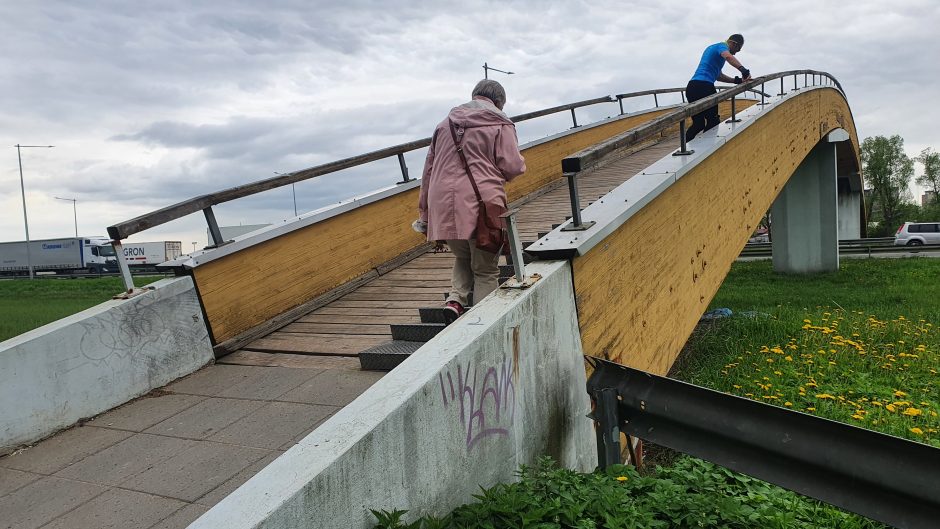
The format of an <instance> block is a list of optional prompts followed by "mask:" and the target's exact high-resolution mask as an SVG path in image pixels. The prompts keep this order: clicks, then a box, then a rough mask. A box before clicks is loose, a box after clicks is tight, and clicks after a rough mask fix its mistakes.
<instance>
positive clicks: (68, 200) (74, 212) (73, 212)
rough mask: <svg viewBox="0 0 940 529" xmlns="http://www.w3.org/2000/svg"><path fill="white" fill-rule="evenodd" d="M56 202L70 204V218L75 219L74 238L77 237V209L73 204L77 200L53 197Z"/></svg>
mask: <svg viewBox="0 0 940 529" xmlns="http://www.w3.org/2000/svg"><path fill="white" fill-rule="evenodd" d="M53 198H55V199H56V200H65V201H66V202H71V203H72V216H73V217H75V236H76V237H78V209H77V208H76V206H75V203H76V202H78V199H75V198H62V197H53Z"/></svg>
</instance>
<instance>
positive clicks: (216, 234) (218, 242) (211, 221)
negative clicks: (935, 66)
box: [202, 206, 225, 246]
mask: <svg viewBox="0 0 940 529" xmlns="http://www.w3.org/2000/svg"><path fill="white" fill-rule="evenodd" d="M202 212H203V213H204V214H205V216H206V223H207V224H208V225H209V235H210V236H211V237H212V245H213V246H222V244H223V243H224V242H225V241H223V240H222V232H221V231H220V230H219V223H218V222H216V221H215V213H213V212H212V206H209V207H207V208H206V209H204V210H202Z"/></svg>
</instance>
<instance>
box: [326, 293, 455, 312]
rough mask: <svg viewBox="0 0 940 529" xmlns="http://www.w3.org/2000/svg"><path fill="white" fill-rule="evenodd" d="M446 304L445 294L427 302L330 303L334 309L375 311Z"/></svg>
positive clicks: (357, 301)
mask: <svg viewBox="0 0 940 529" xmlns="http://www.w3.org/2000/svg"><path fill="white" fill-rule="evenodd" d="M443 303H444V297H443V293H442V295H441V297H439V298H437V299H435V300H432V301H426V300H421V299H402V300H362V299H348V298H347V297H344V298H343V299H340V300H337V301H334V302H333V303H330V305H329V306H330V307H333V308H366V309H369V308H375V309H388V308H393V309H413V310H418V309H419V308H421V307H434V306H438V305H442V304H443Z"/></svg>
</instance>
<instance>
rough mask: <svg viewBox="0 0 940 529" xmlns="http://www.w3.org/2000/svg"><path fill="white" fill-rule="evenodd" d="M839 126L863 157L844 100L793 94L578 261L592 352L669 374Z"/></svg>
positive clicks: (581, 307) (584, 333) (826, 94)
mask: <svg viewBox="0 0 940 529" xmlns="http://www.w3.org/2000/svg"><path fill="white" fill-rule="evenodd" d="M834 128H843V129H845V130H847V131H849V132H850V133H851V135H852V141H853V145H854V147H855V152H856V153H857V152H858V140H857V137H856V134H855V126H854V123H853V121H852V115H851V112H850V111H849V108H848V106H847V104H846V103H845V100H844V98H843V97H842V95H841V94H839V93H838V92H837V91H835V90H813V91H809V92H801V93H799V94H797V95H794V96H791V97H789V98H788V99H787V100H786V101H784V102H782V103H780V105H779V106H778V107H776V108H774V109H773V110H772V111H770V112H768V114H767V115H765V116H762V117H761V119H759V120H756V121H755V122H754V123H752V124H751V125H750V126H749V127H748V129H747V131H746V133H743V134H740V135H738V136H735V137H734V138H731V139H730V140H729V141H728V142H727V143H726V144H725V145H723V146H722V147H720V148H719V149H718V151H716V152H715V153H713V154H712V155H710V156H708V157H707V158H705V159H704V160H702V161H701V162H700V163H699V164H698V165H697V166H696V167H694V168H693V169H692V170H690V171H689V172H688V173H686V174H685V175H684V176H683V177H682V178H681V179H679V181H678V182H676V184H674V185H673V186H671V187H670V188H669V189H667V190H666V191H665V192H664V193H663V194H662V195H660V196H659V197H657V198H656V199H654V200H653V202H651V203H650V204H649V205H647V206H646V207H645V208H643V209H642V210H641V211H639V212H638V213H637V214H636V215H634V216H633V217H632V218H630V219H629V220H628V221H627V222H626V223H625V224H623V225H622V226H621V227H620V228H618V229H617V230H616V231H614V232H613V233H611V234H610V235H609V236H608V237H607V238H605V239H604V241H603V242H602V243H600V244H598V245H597V246H595V247H594V248H593V249H592V250H591V251H590V252H588V253H587V254H586V255H584V256H582V257H578V258H575V259H574V262H573V268H574V270H573V274H574V284H575V292H576V299H577V305H578V320H579V326H580V329H581V337H582V343H583V347H584V351H585V354H588V355H592V356H598V357H603V358H609V359H612V360H614V361H616V362H619V363H623V364H626V365H629V366H631V367H636V368H639V369H643V370H646V371H651V372H654V373H657V374H665V373H666V372H668V370H669V368H670V366H671V365H672V363H673V361H674V360H675V357H676V355H677V354H678V353H679V351H680V350H681V348H682V345H683V344H684V343H685V341H686V340H687V339H688V336H689V335H690V334H691V332H692V329H694V327H695V325H696V323H697V322H698V319H699V317H700V316H701V314H702V312H703V311H704V310H705V309H706V308H707V306H708V303H709V302H710V301H711V299H712V297H713V296H714V294H715V292H716V291H717V289H718V287H719V286H720V285H721V283H722V281H723V280H724V278H725V275H726V274H727V272H728V270H729V269H730V267H731V263H732V262H733V261H734V260H735V259H736V258H737V256H738V254H739V253H740V251H741V249H742V248H743V246H744V244H745V243H746V241H747V239H748V237H749V236H750V234H751V233H752V232H753V230H754V227H755V226H757V223H758V221H759V220H760V219H761V217H762V216H763V214H764V213H765V212H766V211H767V209H768V208H769V207H770V205H771V204H772V202H773V200H774V198H775V197H776V195H777V193H778V192H779V190H780V189H782V187H783V186H784V185H785V183H786V181H787V180H788V179H789V178H790V176H791V175H792V174H793V172H794V170H795V169H796V167H797V166H799V164H800V163H801V162H802V161H803V159H804V158H805V156H806V154H807V153H808V152H809V151H810V150H811V149H812V148H813V147H814V146H815V145H816V144H817V142H818V141H820V139H821V138H823V137H824V136H825V134H827V133H828V132H829V131H831V130H833V129H834ZM729 168H733V169H729ZM612 305H616V310H611V306H612Z"/></svg>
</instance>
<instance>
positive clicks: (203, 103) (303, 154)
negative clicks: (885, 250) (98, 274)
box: [0, 0, 940, 251]
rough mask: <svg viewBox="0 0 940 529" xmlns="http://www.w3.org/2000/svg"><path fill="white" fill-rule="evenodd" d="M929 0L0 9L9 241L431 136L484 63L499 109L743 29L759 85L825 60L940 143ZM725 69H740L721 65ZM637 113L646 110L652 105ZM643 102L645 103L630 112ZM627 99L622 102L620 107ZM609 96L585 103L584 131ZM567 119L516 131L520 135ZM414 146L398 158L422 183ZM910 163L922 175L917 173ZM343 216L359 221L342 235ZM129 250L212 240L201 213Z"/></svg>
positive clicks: (112, 4) (897, 128)
mask: <svg viewBox="0 0 940 529" xmlns="http://www.w3.org/2000/svg"><path fill="white" fill-rule="evenodd" d="M938 28H940V2H936V1H934V0H911V1H906V0H898V1H895V2H886V1H884V0H881V1H869V0H856V1H855V2H841V1H840V2H827V1H820V0H812V1H790V2H727V1H722V0H713V1H711V2H707V3H706V2H694V3H693V2H687V1H681V2H680V1H661V0H658V1H645V2H642V3H640V2H630V1H628V2H622V1H621V2H577V1H565V2H557V3H555V2H535V1H532V2H527V1H502V2H488V1H476V0H464V1H460V2H452V3H451V2H433V3H428V4H427V5H420V4H419V3H416V2H401V1H398V0H386V1H381V2H379V1H375V2H370V1H357V0H345V1H342V2H338V1H336V2H334V1H312V2H311V1H269V2H256V1H244V2H236V1H232V2H225V1H212V2H196V1H191V0H188V1H183V0H162V1H159V2H128V1H117V0H107V1H106V0H99V1H81V2H75V1H61V2H59V1H35V2H18V1H14V0H0V42H2V49H3V53H2V54H0V95H2V97H0V146H2V147H3V150H2V151H0V241H11V240H22V239H23V238H24V226H23V210H22V201H21V197H20V181H19V169H18V164H17V157H16V149H15V148H14V147H13V145H15V144H17V143H19V144H23V145H55V148H53V149H34V148H31V149H23V151H22V154H23V174H24V178H25V183H26V201H27V210H28V213H29V228H30V236H31V238H33V239H41V238H53V237H61V236H70V235H72V234H73V232H74V227H73V216H72V203H71V202H66V201H61V200H56V199H55V198H54V197H64V198H74V199H77V201H78V202H77V210H78V230H79V233H80V235H85V236H88V235H106V228H107V226H110V225H112V224H115V223H117V222H121V221H124V220H128V219H130V218H133V217H135V216H137V215H140V214H143V213H146V212H149V211H152V210H154V209H158V208H161V207H164V206H167V205H170V204H173V203H176V202H179V201H182V200H185V199H188V198H192V197H194V196H197V195H200V194H204V193H208V192H212V191H217V190H221V189H224V188H227V187H231V186H234V185H239V184H243V183H247V182H251V181H255V180H259V179H263V178H268V177H271V176H273V175H274V173H275V172H289V171H295V170H299V169H303V168H306V167H310V166H313V165H317V164H320V163H324V162H328V161H332V160H336V159H339V158H344V157H347V156H353V155H356V154H362V153H364V152H367V151H371V150H375V149H379V148H382V147H387V146H390V145H394V144H398V143H404V142H407V141H411V140H415V139H419V138H423V137H427V136H429V135H430V133H431V131H432V129H433V127H434V125H435V124H436V123H437V122H438V121H439V120H440V119H441V118H442V117H443V116H444V115H445V113H446V112H447V110H448V109H449V108H451V107H452V106H455V105H457V104H460V103H462V102H464V101H465V100H467V99H469V91H470V89H471V88H472V87H473V85H474V83H475V82H476V81H477V80H479V79H480V78H482V73H483V72H482V67H481V66H482V64H483V62H484V61H486V62H488V63H489V64H490V65H491V66H494V67H496V68H500V69H503V70H511V71H514V72H517V73H516V74H515V75H511V76H506V75H503V74H499V73H494V74H492V77H494V78H496V79H498V80H500V81H501V82H502V83H503V84H504V85H505V86H506V89H507V91H508V95H509V101H508V103H507V105H506V111H507V112H508V113H509V114H510V115H515V114H520V113H523V112H529V111H533V110H538V109H542V108H546V107H550V106H555V105H560V104H564V103H569V102H573V101H578V100H583V99H589V98H594V97H600V96H604V95H608V94H616V93H623V92H629V91H635V90H645V89H651V88H664V87H677V86H684V85H685V83H686V82H687V81H688V79H689V77H690V76H691V74H692V72H693V70H694V69H695V66H696V65H697V63H698V60H699V57H700V56H701V53H702V50H703V48H704V47H705V46H707V45H708V44H711V43H713V42H717V41H719V40H723V39H724V38H726V37H727V36H728V35H729V34H731V33H743V34H744V36H745V39H746V42H745V45H744V50H743V51H742V52H741V53H740V54H738V58H739V59H740V60H741V61H742V62H743V63H744V65H745V66H747V67H749V68H750V69H751V71H752V73H753V74H754V75H755V76H759V75H763V74H766V73H772V72H776V71H782V70H790V69H804V68H811V69H817V70H825V71H828V72H830V73H832V74H834V75H835V76H836V78H838V79H839V81H840V82H841V83H842V86H843V87H844V88H845V90H846V93H847V94H848V100H849V104H850V105H851V108H852V112H853V114H854V117H855V123H856V126H857V128H858V133H859V136H860V137H861V138H865V137H868V136H873V135H892V134H899V135H901V136H902V137H903V138H904V140H905V147H906V150H907V152H908V154H909V155H911V156H914V155H916V154H917V153H919V152H920V150H921V149H923V148H925V147H932V148H933V149H934V150H940V132H938V130H940V127H938V124H937V123H938V118H940V115H938V111H937V110H936V108H937V96H938V90H940V44H938V42H940V39H938V37H937V31H938ZM725 71H726V72H728V73H732V69H731V68H730V67H726V69H725ZM644 103H645V105H643V106H648V105H650V104H651V103H652V101H645V102H644ZM636 105H637V107H636V108H639V106H640V104H639V103H636ZM628 108H629V107H628ZM616 112H617V109H616V105H615V104H611V105H601V106H598V107H594V108H593V109H592V110H590V111H579V118H578V119H579V122H580V123H585V122H588V121H591V120H596V119H600V118H603V117H606V116H608V115H612V114H615V113H616ZM569 120H570V116H569V115H567V114H563V115H560V116H558V117H555V118H542V119H537V120H533V121H529V122H524V123H521V124H519V126H518V130H519V135H520V139H521V140H522V141H527V140H531V139H535V138H538V137H541V136H544V135H547V134H549V133H553V132H559V131H561V130H564V129H565V128H567V127H569V126H570V121H569ZM423 156H424V152H423V151H416V152H414V153H411V154H409V155H408V156H407V161H408V165H409V168H410V171H411V173H412V175H419V174H420V171H421V167H422V165H423ZM920 170H921V168H920V167H919V166H918V168H917V171H918V173H919V172H920ZM399 179H400V173H399V169H398V163H397V160H395V159H394V158H391V159H388V160H385V161H382V162H376V163H372V164H369V165H367V166H363V167H362V168H360V169H356V170H349V171H343V172H340V173H337V174H335V175H332V176H328V177H324V178H318V179H316V180H313V181H309V182H303V183H300V184H297V186H296V198H297V206H298V210H299V212H304V211H309V210H311V209H314V208H317V207H320V206H322V205H325V204H328V203H331V202H336V201H338V200H341V199H343V198H347V197H349V196H351V195H353V194H356V193H359V192H365V191H368V190H371V189H376V188H379V187H382V186H384V185H389V184H392V183H394V182H395V181H397V180H399ZM293 211H294V207H293V198H292V194H291V188H290V187H287V188H282V189H278V190H273V191H269V192H267V193H264V194H262V195H259V196H257V197H254V198H251V199H245V200H240V201H236V202H232V203H228V204H225V205H221V206H217V207H216V216H217V218H218V220H219V223H220V224H221V225H238V224H256V223H266V222H272V221H279V220H282V219H284V218H287V217H290V216H293ZM351 228H354V227H351ZM130 240H131V241H152V240H179V241H182V242H183V248H184V250H185V251H190V250H191V249H192V242H194V241H195V242H198V245H199V247H201V246H202V245H204V244H205V243H206V233H205V221H204V219H203V218H202V216H201V215H191V216H189V217H187V218H185V219H182V220H179V221H174V222H172V223H170V224H167V225H165V226H162V227H159V228H153V229H151V230H148V231H146V232H143V233H141V234H138V235H136V236H134V237H132V238H131V239H130Z"/></svg>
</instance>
